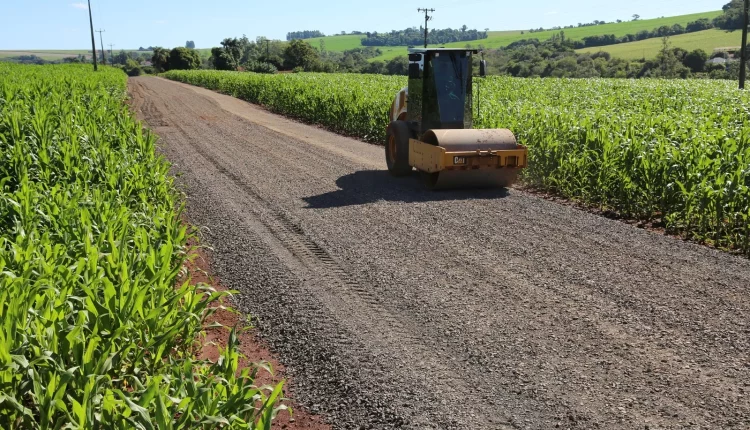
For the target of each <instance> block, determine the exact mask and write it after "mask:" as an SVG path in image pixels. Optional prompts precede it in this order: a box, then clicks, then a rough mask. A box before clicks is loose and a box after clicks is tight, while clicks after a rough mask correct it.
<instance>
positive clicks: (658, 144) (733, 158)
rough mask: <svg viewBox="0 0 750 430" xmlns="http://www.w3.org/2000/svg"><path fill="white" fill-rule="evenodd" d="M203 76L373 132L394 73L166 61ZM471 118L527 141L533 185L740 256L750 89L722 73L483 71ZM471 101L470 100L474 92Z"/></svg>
mask: <svg viewBox="0 0 750 430" xmlns="http://www.w3.org/2000/svg"><path fill="white" fill-rule="evenodd" d="M165 76H166V77H167V78H169V79H174V80H178V81H182V82H186V83H189V84H193V85H199V86H203V87H205V88H209V89H212V90H216V91H219V92H223V93H226V94H230V95H232V96H235V97H239V98H242V99H244V100H247V101H250V102H253V103H260V104H263V105H266V106H267V107H269V108H270V109H271V110H274V111H276V112H279V113H282V114H285V115H289V116H292V117H295V118H300V119H303V120H306V121H310V122H314V123H317V124H321V125H324V126H326V127H328V128H329V129H331V130H333V131H336V132H340V133H343V134H347V135H352V136H356V137H359V138H362V139H365V140H368V141H372V142H383V139H384V137H385V136H384V135H385V128H386V126H387V123H388V108H389V106H390V103H391V101H392V100H393V98H394V97H395V95H396V92H397V91H398V90H399V89H400V88H402V87H404V86H406V79H405V78H404V77H400V76H379V75H352V74H348V75H344V74H313V73H310V74H308V73H300V74H279V75H270V76H268V75H256V74H251V73H239V72H217V71H171V72H168V73H167V74H166V75H165ZM479 85H481V86H482V91H481V99H482V100H481V103H480V104H479V105H478V106H475V112H476V111H477V110H476V109H477V108H479V112H478V115H476V116H475V123H474V124H475V127H477V128H509V129H511V130H512V131H513V132H514V133H515V135H516V137H517V138H518V141H519V142H520V143H521V144H524V145H526V146H527V147H528V148H529V158H530V160H529V167H528V169H526V171H525V172H524V180H525V181H526V182H527V183H528V184H530V185H533V186H535V187H538V188H541V189H544V190H549V191H553V192H555V193H557V194H559V195H562V196H565V197H568V198H571V199H575V200H579V201H581V202H583V203H585V204H588V205H594V206H598V207H600V208H602V209H605V210H612V211H616V212H618V213H620V214H621V215H622V216H625V217H629V218H635V219H642V220H649V221H654V222H660V223H662V224H663V225H664V226H665V227H666V228H667V229H668V230H669V231H671V232H673V233H677V234H681V235H684V236H687V237H688V238H691V239H695V240H698V241H701V242H705V243H709V244H713V245H716V246H719V247H724V248H730V249H737V250H740V251H742V252H744V253H745V254H750V188H748V187H750V115H749V113H750V112H749V111H750V109H749V107H750V96H748V95H747V93H746V92H741V91H738V90H736V89H735V88H734V87H733V84H732V83H731V82H728V81H702V80H672V81H668V80H637V81H636V80H622V79H517V78H509V77H488V78H486V79H482V80H481V83H479ZM474 100H475V102H476V101H477V100H478V98H477V97H475V98H474Z"/></svg>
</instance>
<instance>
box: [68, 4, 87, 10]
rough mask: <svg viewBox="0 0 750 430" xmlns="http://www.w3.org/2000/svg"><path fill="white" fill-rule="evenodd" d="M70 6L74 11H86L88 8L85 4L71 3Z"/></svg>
mask: <svg viewBox="0 0 750 430" xmlns="http://www.w3.org/2000/svg"><path fill="white" fill-rule="evenodd" d="M70 5H71V6H73V7H74V8H76V9H83V10H87V9H88V8H89V7H88V6H86V3H71V4H70Z"/></svg>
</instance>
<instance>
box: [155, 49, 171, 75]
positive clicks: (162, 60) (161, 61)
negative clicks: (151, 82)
mask: <svg viewBox="0 0 750 430" xmlns="http://www.w3.org/2000/svg"><path fill="white" fill-rule="evenodd" d="M151 65H152V66H153V67H154V69H156V71H157V72H158V73H161V72H166V71H167V70H169V51H168V50H166V49H164V48H161V47H158V46H157V47H155V48H154V54H153V55H152V56H151Z"/></svg>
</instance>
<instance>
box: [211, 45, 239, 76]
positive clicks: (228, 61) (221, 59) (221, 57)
mask: <svg viewBox="0 0 750 430" xmlns="http://www.w3.org/2000/svg"><path fill="white" fill-rule="evenodd" d="M211 64H213V66H214V68H215V69H216V70H237V63H236V62H235V61H234V59H233V58H232V57H231V56H230V55H229V54H228V53H227V52H226V51H225V50H224V49H222V48H219V47H215V48H211Z"/></svg>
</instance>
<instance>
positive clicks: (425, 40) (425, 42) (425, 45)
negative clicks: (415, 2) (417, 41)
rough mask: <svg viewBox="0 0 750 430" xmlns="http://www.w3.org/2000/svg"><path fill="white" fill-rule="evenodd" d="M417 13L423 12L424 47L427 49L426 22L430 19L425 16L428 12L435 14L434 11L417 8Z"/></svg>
mask: <svg viewBox="0 0 750 430" xmlns="http://www.w3.org/2000/svg"><path fill="white" fill-rule="evenodd" d="M417 12H424V47H425V48H427V21H429V20H431V19H432V17H431V16H429V15H427V13H428V12H435V9H427V8H424V9H422V8H421V7H420V8H417Z"/></svg>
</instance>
